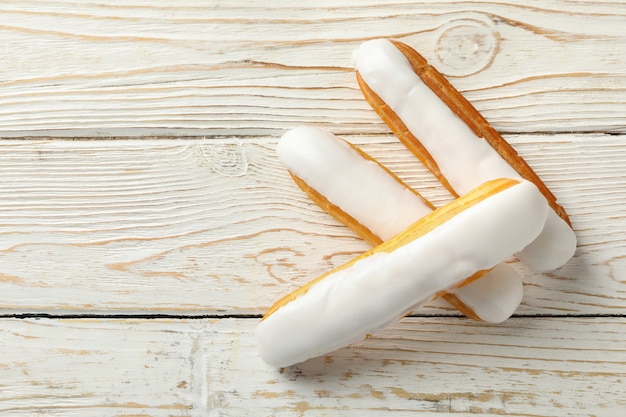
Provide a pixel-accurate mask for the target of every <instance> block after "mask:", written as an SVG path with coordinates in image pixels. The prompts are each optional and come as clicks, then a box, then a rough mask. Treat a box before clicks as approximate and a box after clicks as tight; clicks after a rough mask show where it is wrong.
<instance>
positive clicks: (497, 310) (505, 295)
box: [277, 126, 523, 323]
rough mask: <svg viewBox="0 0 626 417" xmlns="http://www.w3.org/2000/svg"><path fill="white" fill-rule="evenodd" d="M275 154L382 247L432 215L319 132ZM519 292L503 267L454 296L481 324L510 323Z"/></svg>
mask: <svg viewBox="0 0 626 417" xmlns="http://www.w3.org/2000/svg"><path fill="white" fill-rule="evenodd" d="M277 152H278V157H279V159H280V160H281V162H282V163H283V165H285V167H286V168H287V169H289V170H290V171H291V172H293V173H294V174H295V175H297V176H298V177H300V178H301V179H303V180H304V181H305V182H306V183H307V184H308V185H309V186H310V187H312V188H313V189H315V190H316V191H317V192H319V193H320V194H322V195H323V196H325V197H326V198H327V199H328V200H329V201H330V202H331V203H333V204H334V205H336V206H338V207H340V208H341V209H342V210H343V211H344V212H346V213H347V214H348V215H350V216H351V217H352V218H354V219H355V220H356V221H358V222H359V223H360V224H362V225H363V226H365V227H367V228H368V229H369V230H370V231H372V232H373V233H374V234H376V235H377V236H378V237H380V238H381V239H382V240H383V241H384V240H389V239H391V238H392V237H393V236H395V235H396V234H398V233H400V232H401V231H403V230H404V229H406V228H407V227H409V226H410V225H411V224H412V223H414V222H415V221H417V220H418V219H420V218H422V217H424V216H426V215H427V214H428V213H430V212H431V211H432V209H431V208H430V207H429V206H428V205H427V204H426V203H425V202H424V201H423V200H422V199H421V198H420V197H418V195H416V194H415V193H414V192H412V191H411V190H409V189H408V188H407V187H406V186H405V185H404V184H401V183H399V182H398V181H397V180H396V179H395V178H393V177H392V176H391V175H389V173H388V172H387V171H385V170H384V169H383V168H382V167H381V166H380V165H379V164H377V163H376V162H374V161H371V160H367V159H365V158H363V157H362V156H361V155H360V154H359V153H358V152H356V151H355V150H354V149H353V148H352V147H350V146H349V145H348V144H347V143H346V142H345V141H344V140H342V139H339V138H337V137H336V136H334V135H333V134H331V133H329V132H326V131H324V130H321V129H317V128H313V127H307V126H301V127H298V128H295V129H292V130H290V131H288V132H287V133H285V134H284V135H283V137H282V138H281V140H280V142H279V144H278V148H277ZM522 292H523V290H522V279H521V277H520V276H519V275H518V274H517V273H516V272H515V271H514V270H513V269H512V268H511V267H509V266H507V265H500V266H498V267H497V268H496V269H494V270H493V271H491V272H489V273H488V274H486V275H484V276H483V277H482V278H481V279H480V280H477V281H474V282H472V283H470V284H469V285H466V286H464V287H461V288H459V289H457V290H455V291H453V293H454V295H455V296H456V297H457V299H459V300H460V301H461V302H462V303H463V304H465V305H466V306H468V307H469V308H470V309H471V310H472V311H473V312H474V313H475V314H476V315H477V316H478V317H479V318H480V319H481V320H484V321H486V322H490V323H499V322H501V321H504V320H506V319H507V318H508V317H510V316H511V314H513V313H514V312H515V310H516V309H517V306H518V305H519V303H520V302H521V300H522Z"/></svg>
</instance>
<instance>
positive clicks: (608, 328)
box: [0, 318, 626, 417]
mask: <svg viewBox="0 0 626 417" xmlns="http://www.w3.org/2000/svg"><path fill="white" fill-rule="evenodd" d="M256 322H257V321H256V320H252V319H238V320H234V319H231V320H229V319H222V320H191V321H177V320H145V321H144V320H46V319H40V320H15V319H3V320H1V323H0V324H1V325H0V329H1V330H0V334H1V335H2V337H1V338H0V346H1V347H2V352H3V354H2V357H1V358H0V386H1V389H0V415H2V416H15V415H21V416H42V415H46V416H61V415H62V416H67V417H70V416H80V417H85V416H99V417H107V416H120V415H124V416H131V415H132V416H147V415H149V416H259V415H262V416H265V415H280V416H306V417H310V416H324V415H333V416H340V415H356V414H358V415H364V416H379V415H383V414H384V415H394V416H396V415H398V416H403V415H414V414H415V413H420V412H423V413H426V415H435V414H439V413H445V414H450V413H453V414H455V415H459V416H470V415H476V414H479V415H486V416H493V415H502V414H506V415H511V416H548V415H559V416H583V415H584V416H590V415H595V416H617V415H620V413H621V412H622V411H623V409H624V407H626V398H625V397H624V393H623V388H624V378H626V350H625V349H624V344H623V341H624V339H625V338H626V321H625V320H624V319H619V320H618V319H614V320H606V319H602V318H569V319H557V320H555V319H550V318H525V319H522V318H516V319H512V320H509V321H508V322H507V323H506V324H502V325H497V326H495V325H492V326H489V325H481V324H477V323H474V322H471V321H470V320H465V319H457V318H448V319H445V318H438V319H404V320H402V321H401V322H400V323H398V324H395V325H393V326H392V327H391V328H389V329H387V330H385V331H383V332H381V333H379V334H378V335H376V336H374V337H373V338H371V339H368V340H366V341H364V342H362V343H359V344H357V345H354V346H352V347H350V348H346V349H342V350H340V351H338V352H335V353H334V354H332V355H328V356H326V357H323V358H318V359H312V360H310V361H308V362H305V363H304V364H300V365H296V366H293V367H290V368H286V369H283V370H278V369H273V368H270V367H268V366H267V365H265V364H264V363H263V362H262V361H261V360H260V358H259V357H258V355H257V353H256V346H255V342H254V338H253V329H254V327H255V325H256Z"/></svg>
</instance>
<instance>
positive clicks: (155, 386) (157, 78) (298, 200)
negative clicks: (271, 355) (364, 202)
mask: <svg viewBox="0 0 626 417" xmlns="http://www.w3.org/2000/svg"><path fill="white" fill-rule="evenodd" d="M337 3H338V2H334V1H323V0H322V1H320V0H315V1H308V0H307V1H305V2H287V1H285V0H278V1H275V2H266V1H248V2H217V1H209V2H205V3H198V2H192V1H187V0H184V1H174V2H172V1H168V0H163V1H155V2H153V1H151V2H148V1H145V0H133V1H130V2H129V1H125V0H106V1H101V2H97V3H95V2H73V1H66V0H59V1H54V2H49V1H48V2H46V1H38V0H33V1H13V2H11V1H5V2H2V3H1V4H0V45H2V60H0V137H2V138H6V137H17V138H25V137H32V136H38V137H39V138H40V139H38V140H33V141H27V140H18V141H7V140H2V141H0V308H1V309H2V313H5V314H13V313H40V312H55V313H69V314H77V315H80V314H84V313H105V314H107V313H120V312H126V313H131V314H147V315H152V314H155V313H163V312H169V313H176V314H183V315H186V314H196V313H210V314H216V315H218V316H219V315H222V314H224V315H230V314H239V313H253V314H257V313H260V312H262V311H263V310H264V309H265V308H266V307H267V306H268V305H270V304H271V303H272V302H273V301H275V300H276V299H277V297H279V296H280V295H282V294H284V293H285V292H287V291H289V290H291V289H293V288H295V287H296V286H297V285H299V284H301V283H303V282H305V281H306V280H308V279H309V278H310V277H312V276H316V275H317V274H319V273H321V272H324V271H327V270H328V269H329V268H331V267H333V266H335V265H338V264H341V263H343V262H345V261H347V260H348V259H350V258H351V257H352V256H354V255H355V254H356V253H359V252H361V251H363V250H365V249H366V248H367V245H366V244H365V243H364V242H361V241H360V240H359V239H357V238H355V237H354V236H353V235H352V234H351V233H350V232H349V231H347V230H346V229H345V228H344V227H342V226H340V225H339V224H337V223H336V222H334V221H333V220H332V219H330V218H329V217H328V216H327V215H325V214H324V213H322V212H321V211H320V210H318V209H317V208H316V207H315V206H314V205H313V204H311V203H310V202H309V201H308V200H307V199H306V198H305V197H304V196H303V195H302V194H301V193H300V192H299V191H298V190H297V188H296V187H295V186H294V185H293V184H292V182H291V180H290V179H289V178H288V176H287V175H286V173H285V172H284V170H283V169H282V168H281V167H280V165H279V163H278V161H277V159H276V157H275V154H274V147H275V145H276V139H277V137H278V136H279V135H280V134H282V133H283V132H284V131H285V130H286V129H288V128H291V127H294V126H296V125H299V124H302V123H313V124H316V125H317V126H321V127H326V128H328V129H329V130H331V131H332V132H334V133H337V134H342V135H345V134H348V136H347V138H348V139H350V140H353V141H355V142H357V143H359V144H363V145H364V147H365V149H366V150H367V151H368V152H370V153H371V154H373V155H374V156H375V157H376V158H377V159H378V160H380V161H381V162H383V163H384V164H386V165H387V166H389V167H390V168H392V169H393V170H395V171H396V172H397V173H399V174H400V176H402V178H403V179H405V180H406V181H407V182H409V183H410V184H411V185H413V186H416V187H419V188H420V190H421V191H422V192H423V193H424V194H425V195H426V196H427V197H428V198H430V199H431V200H433V201H435V202H438V203H441V202H443V201H445V200H447V199H448V198H449V197H448V196H447V195H446V194H445V192H444V191H443V190H442V189H441V188H440V187H437V186H436V184H435V182H434V181H433V179H432V178H431V177H430V176H429V174H427V173H426V172H425V170H424V169H422V168H421V167H420V166H418V165H417V164H416V162H415V160H414V159H413V158H412V157H411V156H410V155H409V154H408V152H407V151H406V150H404V149H403V148H402V147H401V146H400V145H399V144H398V143H397V141H396V140H395V138H393V137H390V136H388V135H387V132H388V130H387V129H386V127H385V125H384V124H383V123H382V122H381V121H380V120H378V118H377V117H376V116H375V114H374V112H373V111H372V110H371V109H370V108H369V107H368V105H367V104H366V103H365V101H364V100H363V99H362V97H361V95H360V93H359V91H358V89H357V86H356V82H355V79H354V74H353V71H352V64H351V52H352V50H353V49H354V48H355V47H356V46H357V45H358V44H359V43H360V42H362V41H363V40H365V39H368V38H371V37H397V38H400V39H401V40H403V41H405V42H407V43H409V44H411V45H412V46H414V47H416V48H417V49H419V50H420V52H422V53H423V54H424V55H425V56H426V57H427V58H428V59H429V60H430V61H431V62H432V63H433V64H435V65H437V67H438V68H439V69H440V70H441V71H442V72H444V73H445V74H447V75H450V76H452V78H451V80H452V82H453V84H454V85H455V86H457V87H458V88H459V89H460V90H462V91H463V92H464V93H465V94H466V95H467V97H468V98H469V99H470V100H471V101H472V102H473V103H474V104H475V105H476V106H477V107H478V109H479V110H481V111H483V112H484V114H485V115H486V117H487V118H488V119H489V120H490V121H491V122H493V123H494V126H495V127H496V128H497V129H499V130H500V131H502V132H503V133H505V134H506V135H505V136H506V137H507V139H509V140H510V141H511V142H512V143H513V144H514V145H515V147H516V148H517V149H518V150H519V151H520V153H522V155H523V156H524V157H525V158H526V159H527V160H528V161H529V162H530V164H531V165H532V166H533V167H534V168H535V169H536V170H537V172H538V173H539V174H540V175H541V176H542V178H543V179H544V180H545V181H546V182H547V183H548V185H549V186H550V187H551V188H552V189H553V191H554V192H555V194H557V196H558V197H559V200H560V201H561V202H562V203H563V205H564V206H565V207H566V208H567V209H568V211H569V213H570V215H571V217H572V221H573V223H574V228H575V230H576V232H577V234H578V237H579V242H580V245H579V248H578V251H577V254H576V257H575V258H574V259H573V260H572V261H571V262H570V263H568V264H567V265H566V266H565V267H564V268H561V269H560V270H558V271H555V272H553V273H550V274H542V275H540V274H535V275H532V274H529V272H528V271H527V270H525V269H524V268H523V267H521V266H520V265H519V264H516V265H515V267H516V268H517V269H518V270H519V272H520V273H522V274H526V286H525V299H524V303H523V305H522V307H521V308H520V310H519V314H521V315H528V314H533V315H539V316H541V315H542V314H551V315H555V317H553V318H545V317H539V316H528V317H516V318H513V319H512V320H509V321H508V322H506V323H504V324H503V325H499V326H487V325H483V324H477V323H472V322H470V321H468V320H464V319H461V318H458V317H447V318H441V317H439V318H437V317H433V318H422V319H418V318H411V319H405V320H404V321H403V322H401V323H400V324H397V325H395V326H394V327H392V328H391V329H388V330H387V331H385V332H383V333H381V334H380V335H378V336H376V337H375V338H373V339H370V340H367V341H365V342H364V343H363V344H361V345H359V346H358V347H356V348H351V349H345V350H342V351H340V352H338V353H336V354H334V355H332V357H328V358H320V359H318V360H314V361H311V362H309V363H307V364H305V365H302V366H300V367H297V368H291V369H289V370H285V371H284V372H283V373H280V372H279V371H276V370H273V369H271V368H267V367H265V365H264V364H263V362H262V361H260V360H259V358H258V357H257V354H256V346H254V344H253V339H252V330H253V328H254V326H255V325H256V323H257V320H256V319H226V318H223V319H218V320H171V321H168V320H107V319H92V320H60V321H59V320H17V319H2V320H1V323H0V348H1V349H2V356H1V357H0V415H2V416H15V415H32V416H44V415H45V416H48V415H57V416H81V417H83V416H89V415H93V416H98V417H100V416H121V415H123V416H146V415H150V416H170V415H173V416H193V417H196V416H206V415H208V416H217V415H219V416H230V415H232V416H242V415H249V416H257V415H281V416H320V415H342V414H343V415H350V414H355V413H357V414H358V415H363V416H369V415H371V416H379V415H381V414H392V415H393V414H395V415H412V414H414V413H416V412H418V411H424V412H425V413H426V414H435V413H438V412H442V413H449V412H455V413H456V415H459V416H469V415H471V414H476V413H478V414H482V415H499V414H504V413H508V414H510V415H518V416H519V415H559V416H561V415H597V416H613V415H621V414H619V413H620V412H621V410H623V409H624V408H625V407H626V404H624V395H623V391H624V390H623V386H624V377H625V376H626V369H624V363H626V358H625V356H624V349H623V341H624V340H625V339H626V333H625V331H624V324H625V323H624V316H625V307H626V291H625V289H624V285H625V283H626V256H625V253H626V250H625V249H626V247H625V246H626V245H625V244H624V242H626V224H625V220H624V219H626V212H625V210H626V209H625V206H624V203H623V201H624V197H623V196H624V194H625V191H626V168H625V167H626V137H625V136H619V135H617V136H612V135H606V133H624V132H625V129H624V126H625V123H624V114H625V113H624V108H625V104H626V100H625V95H624V91H625V90H626V70H625V68H626V32H624V16H625V15H626V4H625V3H624V2H619V1H618V2H613V1H585V2H583V1H581V2H569V1H558V0H546V1H534V0H526V1H524V2H523V3H521V4H513V3H497V2H496V3H494V2H482V1H474V2H455V1H452V2H434V3H431V2H427V1H423V0H416V1H411V2H395V3H394V2H381V1H379V0H347V1H342V2H341V4H337ZM515 132H517V133H520V132H526V133H528V134H517V135H516V134H514V133H515ZM537 132H543V133H541V134H537ZM559 132H562V134H558V133H559ZM569 132H578V133H577V134H572V133H569ZM507 133H508V134H507ZM555 133H556V134H555ZM111 135H117V136H124V137H126V138H129V139H132V138H136V137H142V140H119V139H111V140H100V141H93V140H89V139H94V138H96V137H97V138H101V139H109V136H111ZM159 135H161V136H164V135H165V136H175V137H181V138H183V139H185V140H161V139H159V138H156V137H154V136H159ZM54 136H56V137H60V136H63V137H67V138H77V137H79V136H80V137H81V139H87V140H85V141H80V142H72V141H63V140H56V139H49V137H54ZM151 136H152V138H149V139H147V140H143V139H145V137H151ZM189 136H195V138H193V139H189V138H188V137H189ZM201 137H205V138H208V139H200V138H201ZM420 314H436V315H442V314H446V315H448V314H454V312H453V311H452V310H450V309H448V308H446V307H445V306H444V305H443V304H441V303H435V304H433V305H431V306H428V307H427V308H426V310H425V311H422V312H420ZM581 314H591V315H594V314H602V315H607V316H606V317H603V318H585V317H577V316H578V315H581Z"/></svg>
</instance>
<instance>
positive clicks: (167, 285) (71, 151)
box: [0, 135, 626, 314]
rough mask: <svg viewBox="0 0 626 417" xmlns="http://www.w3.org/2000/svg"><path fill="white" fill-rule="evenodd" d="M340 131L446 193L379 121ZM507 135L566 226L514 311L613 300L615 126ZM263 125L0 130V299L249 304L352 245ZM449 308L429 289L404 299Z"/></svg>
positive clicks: (619, 200) (1, 303) (618, 230)
mask: <svg viewBox="0 0 626 417" xmlns="http://www.w3.org/2000/svg"><path fill="white" fill-rule="evenodd" d="M347 139H349V140H352V141H353V142H355V143H357V144H359V145H361V146H363V148H364V150H366V151H367V152H369V153H370V154H372V155H373V156H374V157H375V158H377V159H379V160H380V161H381V162H382V163H383V164H385V165H387V166H388V167H389V168H390V169H392V170H393V171H395V172H396V173H397V174H398V175H399V176H400V177H401V178H403V179H404V180H405V181H406V182H408V183H409V184H410V185H412V186H414V188H416V189H417V190H418V191H421V192H423V193H424V195H425V196H426V197H427V198H429V199H430V200H431V201H433V202H434V203H435V204H439V205H440V204H443V203H444V202H445V201H448V200H449V198H450V197H449V196H448V195H447V194H446V193H445V191H443V189H441V188H440V187H439V186H438V185H437V184H436V182H435V181H434V180H433V179H432V178H431V177H430V174H428V173H427V172H426V171H425V169H424V168H423V167H422V166H421V165H420V164H419V163H418V162H417V161H416V160H415V158H414V157H413V156H411V155H410V154H409V153H408V151H407V150H406V149H405V148H403V147H402V145H400V144H399V143H398V141H397V139H396V138H395V137H390V136H375V135H374V136H356V137H347ZM508 139H509V140H510V141H511V143H512V144H513V145H514V147H515V148H517V149H518V151H519V152H520V154H522V156H523V157H525V158H526V159H527V160H528V162H529V163H530V165H531V166H533V167H534V168H535V169H536V170H537V172H538V174H539V175H540V176H541V177H542V179H544V180H545V182H546V184H547V185H548V186H549V187H550V188H551V189H552V190H553V191H554V193H555V194H556V195H557V197H558V199H559V201H560V203H561V204H562V205H563V206H564V207H565V208H566V209H567V210H568V212H569V214H570V217H571V219H572V224H573V227H574V229H575V231H576V233H577V235H578V238H579V247H578V250H577V253H576V256H575V258H574V259H572V260H571V261H570V262H569V263H568V264H567V265H565V266H564V267H562V268H561V269H559V270H557V271H553V272H550V273H546V274H536V273H532V272H530V271H529V270H527V269H526V268H524V266H523V265H520V264H519V263H518V264H516V265H515V266H516V268H517V269H518V270H519V271H520V273H522V274H524V276H525V282H526V292H525V299H524V303H523V306H522V307H521V309H520V310H519V312H520V314H624V312H625V311H626V287H625V283H626V257H625V256H624V253H625V251H624V248H625V246H624V245H625V244H624V242H626V221H625V218H626V208H625V206H624V204H623V196H624V193H625V192H626V137H625V136H614V135H613V136H603V135H594V136H592V135H560V136H559V135H548V136H546V135H517V136H510V137H508ZM276 143H277V140H276V139H275V138H256V139H251V138H248V139H246V140H245V141H242V140H238V139H236V138H232V139H224V140H210V141H209V140H134V141H133V140H119V141H112V142H110V141H104V142H101V141H62V140H52V141H5V142H2V143H0V237H1V240H0V265H1V268H0V270H1V273H0V286H1V288H2V292H1V294H0V307H1V308H2V310H3V311H4V312H6V313H9V314H13V313H25V312H26V313H28V312H56V313H67V312H70V313H71V312H74V313H77V312H80V313H98V312H109V313H110V312H118V313H138V312H139V313H141V312H147V311H149V312H155V313H174V314H180V313H185V314H188V313H189V314H260V313H262V312H263V311H264V310H265V309H266V308H267V307H268V306H269V305H271V304H272V303H273V302H274V301H275V300H277V299H278V298H280V297H281V296H282V295H283V294H285V293H286V292H288V291H290V290H293V289H295V288H296V287H298V286H300V285H302V284H303V283H305V282H307V281H309V280H310V279H312V278H314V277H316V276H318V275H321V274H322V273H324V272H326V271H328V270H329V269H331V268H333V267H335V266H338V265H341V264H342V263H344V262H346V261H348V260H349V259H351V258H352V257H354V256H355V255H356V254H357V253H360V252H362V251H365V250H366V249H367V248H368V245H367V244H366V243H365V242H362V241H361V240H360V239H358V238H357V237H355V236H354V235H353V234H352V233H351V232H350V231H349V230H348V229H347V228H345V227H343V226H342V225H340V224H338V223H337V222H336V221H334V220H333V219H332V218H331V217H330V216H328V215H326V214H325V213H323V212H321V210H319V209H318V208H317V207H316V206H315V205H314V204H313V203H312V202H311V201H309V200H308V199H307V198H306V196H305V195H304V194H303V193H301V192H300V190H299V189H298V188H297V186H296V185H295V184H294V183H293V182H292V181H291V179H290V178H289V175H288V174H287V172H286V170H285V169H284V168H283V167H282V166H280V163H279V162H278V159H277V157H276V155H275V151H274V148H275V146H276ZM432 313H436V314H441V313H451V311H450V310H449V309H448V307H447V306H446V305H444V304H443V302H436V303H434V304H432V305H429V306H428V307H426V308H425V310H424V311H422V312H420V314H432Z"/></svg>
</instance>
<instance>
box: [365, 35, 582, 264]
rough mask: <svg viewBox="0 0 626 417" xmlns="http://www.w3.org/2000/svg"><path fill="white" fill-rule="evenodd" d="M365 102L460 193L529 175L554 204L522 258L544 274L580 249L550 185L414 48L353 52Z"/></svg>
mask: <svg viewBox="0 0 626 417" xmlns="http://www.w3.org/2000/svg"><path fill="white" fill-rule="evenodd" d="M354 61H355V66H356V70H357V80H358V83H359V86H360V88H361V91H362V92H363V94H364V96H365V98H366V99H367V101H368V102H369V103H370V105H371V106H372V107H373V108H374V110H375V111H376V112H377V113H378V114H379V116H380V117H381V118H382V119H383V121H384V122H385V123H386V124H387V125H388V126H389V127H390V128H391V130H392V131H393V132H394V133H395V134H396V135H397V136H398V138H399V139H400V140H401V141H402V142H403V143H404V144H405V146H406V147H407V148H408V149H409V150H410V151H411V152H413V153H414V154H415V155H416V156H417V158H418V159H420V161H421V162H422V163H423V164H424V165H425V166H426V167H427V168H428V169H429V170H430V171H431V172H432V173H433V174H434V175H435V176H436V177H437V178H438V179H439V181H440V182H441V183H442V184H443V185H444V186H445V187H446V188H447V189H448V190H449V191H450V192H451V193H452V194H453V195H454V196H458V195H461V194H464V193H467V192H468V191H469V190H471V189H473V188H475V187H476V186H478V185H479V184H482V183H484V182H485V181H489V180H492V179H494V178H524V179H526V180H528V181H531V182H532V183H534V184H535V186H536V187H537V188H538V189H539V190H540V191H541V193H542V194H543V196H544V197H545V199H546V201H547V202H548V203H549V205H550V207H551V210H550V211H549V214H548V217H547V220H546V224H545V226H544V228H543V231H542V233H541V234H540V235H539V236H538V238H537V239H536V240H535V241H534V242H533V243H532V244H530V245H528V246H527V247H526V248H524V250H522V251H521V252H519V253H518V254H517V256H518V257H519V258H520V259H521V260H523V261H524V262H525V263H526V264H528V265H529V266H530V267H531V268H533V269H535V270H538V271H546V270H551V269H555V268H558V267H560V266H562V265H563V264H565V263H566V262H567V261H568V260H569V259H570V258H571V257H572V256H573V254H574V252H575V250H576V235H575V234H574V231H573V230H572V228H571V225H570V221H569V218H568V216H567V213H566V212H565V210H564V209H563V207H561V206H560V205H559V204H557V201H556V198H555V196H554V195H553V194H552V193H551V192H550V190H549V189H548V187H547V186H546V185H545V184H544V183H543V182H542V181H541V180H540V179H539V177H538V176H537V174H536V173H535V172H534V171H533V170H532V168H530V166H529V165H528V164H527V163H526V162H525V161H524V160H523V159H522V158H521V157H520V156H519V155H518V154H517V152H516V151H515V150H514V149H513V148H512V147H511V145H509V144H508V143H507V142H506V141H505V140H504V139H503V138H502V136H500V134H499V133H498V132H497V131H496V130H495V129H493V127H491V125H490V124H489V123H488V122H487V121H486V120H485V119H484V117H482V115H481V114H480V113H479V112H478V111H477V110H476V109H475V108H474V107H473V106H472V105H471V104H470V103H469V102H468V101H467V100H466V99H465V98H464V97H463V96H462V95H461V94H460V93H459V92H458V91H457V90H456V89H455V88H454V87H453V86H452V85H451V84H450V83H449V82H448V80H447V79H446V78H445V77H444V76H443V75H442V74H441V73H439V72H438V71H437V70H436V69H435V68H434V67H432V66H431V65H429V64H428V63H427V61H426V60H425V59H424V58H423V57H422V56H421V55H420V54H419V53H417V52H416V51H415V50H413V49H412V48H410V47H409V46H407V45H405V44H403V43H401V42H398V41H392V40H387V39H376V40H372V41H367V42H364V43H363V44H361V45H360V47H359V48H358V49H357V50H356V51H355V53H354Z"/></svg>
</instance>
